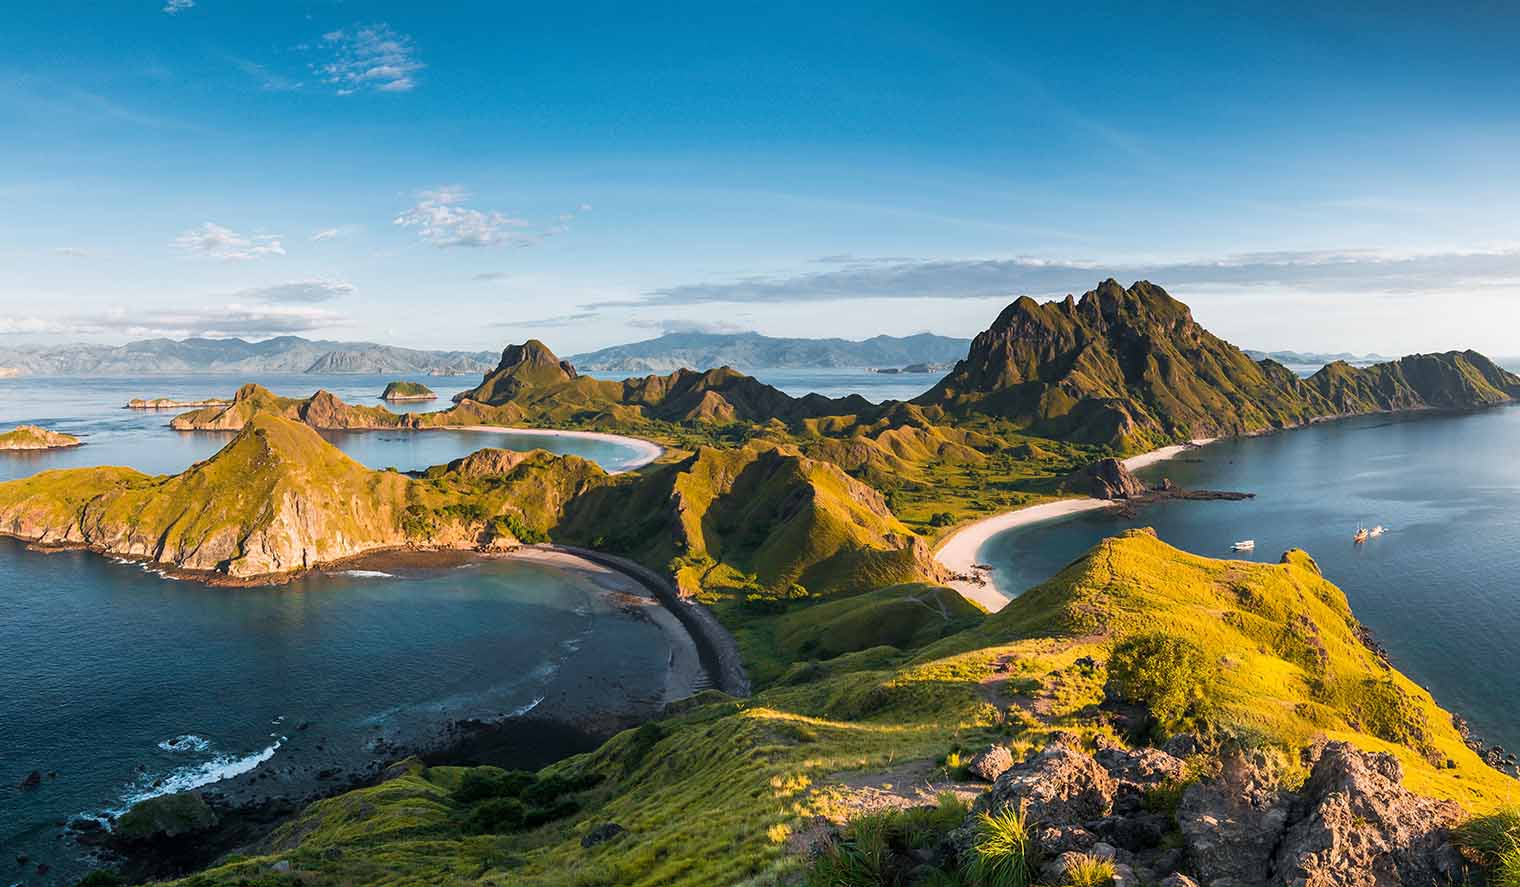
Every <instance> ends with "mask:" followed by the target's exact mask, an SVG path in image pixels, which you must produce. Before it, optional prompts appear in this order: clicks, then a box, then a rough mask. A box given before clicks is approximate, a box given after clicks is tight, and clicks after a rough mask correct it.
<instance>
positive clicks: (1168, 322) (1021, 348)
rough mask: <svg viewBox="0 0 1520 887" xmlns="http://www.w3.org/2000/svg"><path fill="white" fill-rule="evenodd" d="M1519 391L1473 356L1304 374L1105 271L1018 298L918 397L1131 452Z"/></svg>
mask: <svg viewBox="0 0 1520 887" xmlns="http://www.w3.org/2000/svg"><path fill="white" fill-rule="evenodd" d="M1515 397H1520V378H1516V377H1515V376H1514V375H1512V374H1510V373H1507V372H1505V371H1503V370H1501V369H1499V368H1498V367H1497V366H1495V365H1494V364H1493V363H1492V362H1491V361H1489V360H1488V359H1487V358H1484V357H1483V356H1482V355H1478V354H1476V353H1474V352H1448V353H1446V354H1435V355H1414V356H1412V357H1406V358H1403V359H1401V360H1398V361H1393V362H1391V363H1385V364H1377V365H1374V366H1371V367H1366V368H1354V367H1352V366H1350V365H1349V364H1346V363H1341V362H1338V363H1333V364H1330V365H1328V366H1326V367H1324V368H1323V369H1321V370H1320V372H1319V373H1317V374H1315V376H1314V377H1312V378H1311V379H1309V380H1307V381H1304V380H1300V379H1299V378H1298V377H1297V376H1296V375H1295V374H1293V373H1292V372H1291V371H1289V370H1288V369H1287V368H1286V367H1284V366H1282V365H1281V364H1278V363H1275V362H1273V361H1271V360H1262V361H1253V360H1251V358H1250V357H1248V356H1247V355H1246V353H1245V352H1243V351H1241V350H1240V349H1238V348H1236V347H1235V346H1233V345H1231V344H1230V343H1228V342H1226V341H1224V340H1223V339H1220V338H1219V337H1217V336H1215V335H1213V334H1212V333H1210V332H1208V331H1207V330H1205V329H1204V328H1203V327H1202V326H1200V325H1199V324H1198V323H1197V322H1195V321H1194V320H1193V317H1192V313H1191V312H1190V311H1189V310H1188V308H1187V306H1186V305H1184V304H1182V303H1181V302H1178V301H1177V300H1175V299H1173V298H1172V297H1171V296H1169V295H1167V293H1166V291H1165V290H1163V289H1161V288H1160V287H1158V286H1155V285H1154V284H1151V283H1149V282H1147V281H1140V282H1138V283H1136V284H1135V285H1134V286H1132V287H1130V288H1129V289H1124V288H1123V287H1121V286H1120V285H1119V284H1118V283H1117V282H1116V281H1114V280H1111V279H1110V280H1106V281H1104V282H1103V283H1101V284H1099V286H1098V287H1097V289H1094V290H1092V291H1091V292H1088V293H1086V294H1085V295H1083V296H1082V298H1081V299H1080V300H1077V299H1073V298H1071V297H1070V296H1068V297H1067V298H1066V299H1065V300H1062V301H1059V302H1047V303H1044V304H1039V303H1037V302H1035V301H1034V300H1033V299H1030V298H1027V297H1025V298H1020V299H1019V300H1018V301H1016V302H1014V303H1013V304H1012V305H1009V306H1008V307H1007V308H1006V309H1005V310H1004V311H1003V312H1002V314H1000V315H999V316H998V318H997V320H996V321H995V322H994V323H993V325H992V326H991V327H989V328H988V329H987V330H986V331H984V332H983V333H981V334H980V335H978V336H977V337H976V338H975V339H974V340H973V341H972V344H971V350H970V352H969V354H968V355H967V357H966V359H965V360H962V361H961V362H960V363H958V364H957V365H956V367H955V369H954V370H953V371H952V372H951V373H950V374H949V375H948V376H946V377H945V378H944V379H943V380H941V381H940V382H939V384H938V385H936V386H935V387H934V388H933V389H931V390H930V391H929V392H927V393H926V394H924V395H923V396H922V397H920V398H918V399H916V400H915V401H914V402H915V403H917V404H920V405H924V406H930V405H933V406H940V407H943V408H945V409H948V410H951V411H953V412H968V411H969V412H981V413H986V414H990V415H994V416H998V417H1002V418H1005V419H1009V420H1012V421H1014V422H1016V423H1019V424H1021V425H1023V426H1025V427H1026V428H1027V429H1028V430H1030V431H1031V432H1032V433H1036V434H1042V435H1046V436H1050V437H1058V438H1063V439H1067V440H1073V441H1079V442H1087V443H1098V444H1104V445H1107V446H1112V447H1115V448H1119V449H1140V448H1145V447H1149V446H1154V445H1158V444H1162V443H1166V442H1171V441H1176V440H1181V439H1186V438H1190V437H1215V436H1222V435H1233V434H1243V433H1250V432H1254V431H1260V430H1263V429H1268V428H1281V427H1289V426H1292V425H1297V424H1301V423H1303V422H1307V421H1311V420H1314V419H1320V418H1326V417H1330V416H1337V415H1344V414H1348V413H1361V412H1370V411H1376V410H1396V409H1417V408H1463V407H1472V406H1483V405H1487V404H1492V403H1498V402H1502V401H1505V400H1510V399H1514V398H1515Z"/></svg>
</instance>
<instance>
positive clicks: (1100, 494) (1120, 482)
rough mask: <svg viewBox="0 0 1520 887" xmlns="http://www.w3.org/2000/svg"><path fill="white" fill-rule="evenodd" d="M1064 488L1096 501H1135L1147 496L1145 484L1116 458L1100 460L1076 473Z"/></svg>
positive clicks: (1068, 479)
mask: <svg viewBox="0 0 1520 887" xmlns="http://www.w3.org/2000/svg"><path fill="white" fill-rule="evenodd" d="M1064 486H1065V488H1066V489H1068V490H1071V491H1072V492H1076V493H1086V494H1087V495H1089V496H1091V497H1093V498H1094V499H1134V498H1137V497H1139V496H1143V495H1144V494H1145V484H1143V483H1141V482H1140V480H1139V478H1136V477H1135V476H1134V475H1133V474H1130V471H1129V469H1128V468H1125V467H1124V463H1123V462H1120V461H1119V460H1118V459H1114V458H1108V459H1099V460H1098V461H1097V462H1094V463H1092V464H1091V465H1089V466H1087V467H1086V468H1083V469H1081V470H1079V471H1076V472H1074V473H1073V474H1072V475H1071V476H1070V477H1068V478H1067V479H1066V483H1065V484H1064Z"/></svg>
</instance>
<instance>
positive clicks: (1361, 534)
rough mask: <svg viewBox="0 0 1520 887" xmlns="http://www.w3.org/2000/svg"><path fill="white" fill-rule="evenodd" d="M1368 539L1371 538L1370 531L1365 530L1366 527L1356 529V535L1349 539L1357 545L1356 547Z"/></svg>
mask: <svg viewBox="0 0 1520 887" xmlns="http://www.w3.org/2000/svg"><path fill="white" fill-rule="evenodd" d="M1370 538H1372V531H1371V530H1369V529H1367V528H1366V527H1357V528H1356V535H1355V536H1352V537H1351V541H1352V542H1355V543H1357V544H1358V545H1360V544H1362V543H1363V542H1366V541H1367V540H1368V539H1370Z"/></svg>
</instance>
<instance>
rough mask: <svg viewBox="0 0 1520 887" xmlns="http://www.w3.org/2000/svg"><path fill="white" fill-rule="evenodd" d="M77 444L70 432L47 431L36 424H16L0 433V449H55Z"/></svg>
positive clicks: (77, 441)
mask: <svg viewBox="0 0 1520 887" xmlns="http://www.w3.org/2000/svg"><path fill="white" fill-rule="evenodd" d="M77 446H79V438H77V437H75V436H74V435H72V434H61V433H59V432H57V431H49V430H47V429H46V428H41V427H38V426H36V425H18V426H17V427H15V428H13V429H11V430H10V431H7V432H5V433H4V434H0V450H57V449H63V448H65V447H77Z"/></svg>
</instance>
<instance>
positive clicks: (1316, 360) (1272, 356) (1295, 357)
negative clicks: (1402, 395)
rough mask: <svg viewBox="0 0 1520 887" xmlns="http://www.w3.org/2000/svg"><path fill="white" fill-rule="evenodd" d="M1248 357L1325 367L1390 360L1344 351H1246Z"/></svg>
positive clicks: (1247, 349)
mask: <svg viewBox="0 0 1520 887" xmlns="http://www.w3.org/2000/svg"><path fill="white" fill-rule="evenodd" d="M1244 350H1245V352H1246V356H1247V357H1249V358H1251V359H1252V360H1275V361H1277V362H1278V363H1280V364H1284V365H1286V366H1294V365H1302V366H1324V365H1325V364H1327V363H1335V362H1336V361H1337V360H1343V361H1345V362H1346V363H1351V364H1357V363H1382V362H1383V361H1386V360H1389V359H1390V358H1387V357H1384V356H1383V355H1381V354H1352V353H1350V352H1349V351H1342V352H1340V353H1339V354H1323V353H1320V352H1317V351H1254V350H1252V349H1250V348H1246V349H1244Z"/></svg>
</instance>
